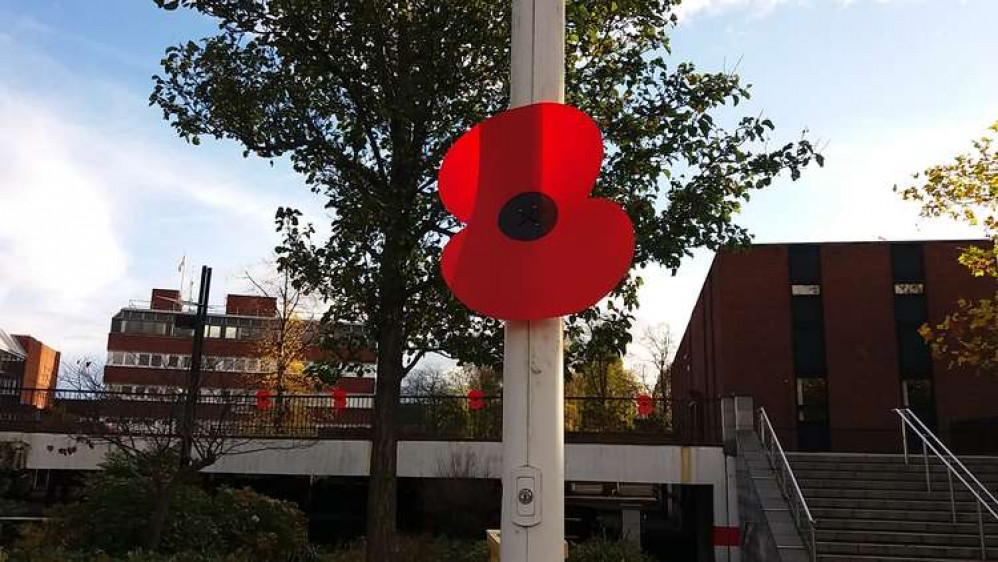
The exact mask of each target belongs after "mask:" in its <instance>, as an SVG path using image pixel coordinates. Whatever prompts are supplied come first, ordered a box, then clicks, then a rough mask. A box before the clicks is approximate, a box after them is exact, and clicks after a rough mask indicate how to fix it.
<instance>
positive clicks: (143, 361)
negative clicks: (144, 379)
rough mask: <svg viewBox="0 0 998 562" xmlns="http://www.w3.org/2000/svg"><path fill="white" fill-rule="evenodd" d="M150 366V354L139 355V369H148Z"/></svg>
mask: <svg viewBox="0 0 998 562" xmlns="http://www.w3.org/2000/svg"><path fill="white" fill-rule="evenodd" d="M148 366H149V354H148V353H140V354H139V367H148Z"/></svg>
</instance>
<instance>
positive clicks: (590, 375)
mask: <svg viewBox="0 0 998 562" xmlns="http://www.w3.org/2000/svg"><path fill="white" fill-rule="evenodd" d="M640 393H641V383H640V382H639V381H638V379H637V377H636V376H634V373H632V372H631V371H629V370H628V369H626V368H625V367H624V362H623V361H622V360H621V358H620V356H617V357H616V358H613V359H607V360H601V361H595V362H593V363H592V364H589V365H584V366H582V368H581V369H579V370H578V371H576V372H574V373H573V374H572V376H571V379H570V380H569V381H568V383H567V384H566V385H565V397H566V408H565V419H566V422H565V425H566V429H567V430H569V431H594V430H596V431H621V430H624V429H627V428H629V427H631V426H632V425H633V423H634V419H635V402H634V400H635V398H636V397H637V396H638V394H640ZM580 399H581V400H580ZM592 399H595V400H592Z"/></svg>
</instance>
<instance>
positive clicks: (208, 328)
mask: <svg viewBox="0 0 998 562" xmlns="http://www.w3.org/2000/svg"><path fill="white" fill-rule="evenodd" d="M175 318H176V314H175V313H163V312H149V311H140V310H122V311H121V312H119V313H118V314H116V315H115V316H114V318H112V319H111V332H112V333H117V334H146V335H152V336H172V337H179V338H191V337H194V330H192V329H189V328H178V327H177V326H176V325H175V322H174V320H175ZM274 322H275V320H274V319H270V318H243V317H235V316H209V317H208V319H207V323H206V324H205V326H204V336H205V337H206V338H213V339H226V340H259V339H261V338H262V337H263V336H264V335H265V334H266V331H267V330H270V329H272V328H273V326H274ZM314 325H315V326H317V325H318V324H317V323H316V324H314ZM337 330H340V331H341V332H342V333H343V334H345V335H350V336H359V335H363V332H364V330H363V327H362V326H360V325H357V324H343V325H340V326H338V327H337ZM308 338H309V339H311V336H309V337H308Z"/></svg>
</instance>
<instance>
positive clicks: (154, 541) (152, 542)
mask: <svg viewBox="0 0 998 562" xmlns="http://www.w3.org/2000/svg"><path fill="white" fill-rule="evenodd" d="M172 488H173V487H172V486H169V485H162V486H154V487H153V509H152V514H151V515H150V517H149V537H148V539H147V541H146V547H147V548H148V549H149V550H151V551H153V552H155V551H156V550H157V549H158V548H159V543H160V542H162V540H163V530H164V529H165V528H166V521H167V519H168V518H169V515H170V492H171V491H172Z"/></svg>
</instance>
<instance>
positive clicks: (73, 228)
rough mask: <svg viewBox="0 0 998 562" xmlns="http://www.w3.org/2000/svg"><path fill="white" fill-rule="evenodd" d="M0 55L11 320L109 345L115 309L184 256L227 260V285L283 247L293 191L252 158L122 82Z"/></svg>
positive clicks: (1, 311)
mask: <svg viewBox="0 0 998 562" xmlns="http://www.w3.org/2000/svg"><path fill="white" fill-rule="evenodd" d="M4 54H7V55H15V57H11V58H8V57H4V56H3V55H4ZM17 55H25V56H24V57H17ZM0 58H6V62H4V63H0V84H2V86H0V155H2V159H0V264H3V265H2V266H0V327H3V328H4V329H6V330H9V331H13V332H17V333H31V334H32V335H35V336H36V337H38V338H39V339H41V340H43V341H45V342H46V343H48V344H50V345H53V346H55V347H58V348H60V349H61V350H62V351H63V352H64V353H66V354H67V355H75V354H78V353H101V350H102V349H103V348H104V345H105V338H106V336H107V326H108V322H109V320H110V316H111V315H112V314H113V313H114V312H115V311H116V310H117V309H119V308H121V307H122V306H124V305H125V304H127V302H128V300H129V299H130V298H143V297H146V296H147V295H148V291H149V289H150V287H151V286H154V285H165V286H175V285H176V283H177V279H176V277H175V275H176V263H177V260H179V258H180V256H181V254H183V253H186V254H187V255H188V263H189V264H191V263H202V262H207V263H212V264H214V265H216V266H218V267H216V280H217V281H216V283H215V290H214V291H213V294H215V295H216V296H217V295H219V294H222V293H223V292H224V290H225V289H226V285H228V284H231V281H232V280H231V279H229V277H227V273H228V272H229V271H236V270H239V269H240V268H241V267H242V264H243V262H245V261H248V260H249V259H255V258H258V257H262V256H265V255H266V254H267V252H268V251H269V249H270V248H271V247H272V246H273V242H274V240H275V239H274V234H273V227H272V224H273V223H272V217H273V212H274V209H275V208H276V207H277V206H278V204H279V203H280V202H284V201H281V200H279V199H277V197H279V196H280V195H279V193H280V192H279V191H278V192H277V193H273V194H272V193H271V192H269V191H267V192H263V193H261V192H259V190H257V191H254V190H253V185H252V183H253V182H252V180H251V181H250V182H247V181H244V180H243V178H246V177H249V174H246V175H244V176H238V175H236V173H235V171H236V170H238V171H239V172H242V170H243V169H244V168H243V167H239V168H235V167H233V166H231V165H228V166H227V164H230V163H231V162H233V160H238V161H239V162H242V160H241V159H238V157H233V156H232V155H228V156H229V157H228V158H221V159H219V158H217V154H212V153H211V149H202V150H195V149H189V148H188V147H186V146H185V145H184V144H183V143H182V142H181V141H179V140H177V139H176V138H175V137H173V135H172V133H171V132H170V131H169V130H168V129H167V128H166V126H165V125H162V124H161V123H159V122H157V118H156V117H155V116H153V114H152V112H150V111H149V110H148V109H147V108H146V107H145V101H144V100H143V99H141V98H140V97H139V96H137V95H136V94H134V92H132V91H130V90H128V89H127V88H124V87H122V86H120V85H118V84H114V83H108V82H104V81H100V80H95V79H93V78H90V77H86V76H80V75H76V74H74V73H72V72H70V71H69V70H67V69H66V68H65V67H63V66H61V65H59V64H58V63H57V62H55V61H53V60H51V59H49V58H47V57H44V56H42V55H40V54H38V53H37V52H29V51H25V50H23V49H19V48H18V46H17V45H11V44H10V43H8V44H6V45H3V44H0ZM16 60H21V61H32V62H31V63H30V64H28V63H25V64H15V63H14V62H12V61H16ZM32 68H34V70H32ZM52 83H56V84H58V85H59V87H58V89H54V88H52V87H51V86H50V84H52ZM144 123H148V124H149V126H145V125H144ZM216 160H217V161H219V163H217V164H216ZM251 170H252V168H251ZM251 173H252V172H251ZM276 173H277V172H275V174H276ZM256 179H257V178H253V180H256ZM263 181H265V178H263V177H260V178H259V180H257V183H262V182H263ZM278 183H279V182H278ZM268 187H271V186H268ZM301 191H302V192H304V190H301ZM292 202H293V201H292ZM248 256H253V257H252V258H249V257H248ZM240 260H242V261H240Z"/></svg>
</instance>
